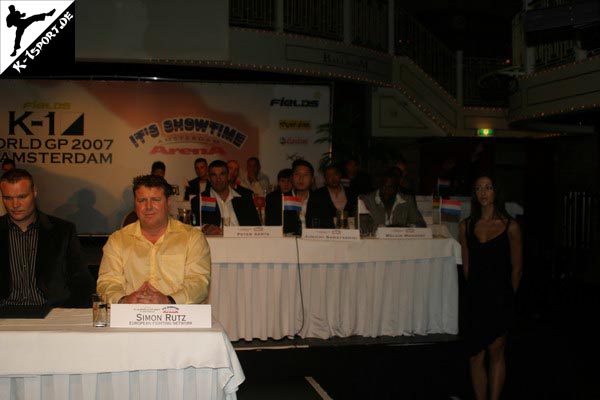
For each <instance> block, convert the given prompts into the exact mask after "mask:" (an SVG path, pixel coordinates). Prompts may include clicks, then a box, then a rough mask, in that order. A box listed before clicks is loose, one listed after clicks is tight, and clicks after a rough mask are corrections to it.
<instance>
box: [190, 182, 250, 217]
mask: <svg viewBox="0 0 600 400" xmlns="http://www.w3.org/2000/svg"><path fill="white" fill-rule="evenodd" d="M235 190H236V191H238V189H235ZM238 193H239V192H238ZM239 194H240V195H241V197H234V198H233V200H231V202H232V204H233V211H235V216H236V218H237V220H238V222H239V224H240V226H258V225H260V218H259V216H258V212H257V211H256V207H254V201H253V200H252V195H250V196H248V195H242V193H239ZM202 196H205V197H210V189H208V190H205V191H204V192H202ZM190 203H191V204H192V212H193V213H194V215H195V216H196V221H198V223H200V221H202V224H212V225H217V226H221V210H220V209H219V203H217V207H216V209H215V211H202V220H200V219H199V218H198V216H199V215H200V198H199V196H196V197H194V198H193V199H192V200H191V201H190Z"/></svg>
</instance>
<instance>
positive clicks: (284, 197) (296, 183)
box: [265, 159, 315, 235]
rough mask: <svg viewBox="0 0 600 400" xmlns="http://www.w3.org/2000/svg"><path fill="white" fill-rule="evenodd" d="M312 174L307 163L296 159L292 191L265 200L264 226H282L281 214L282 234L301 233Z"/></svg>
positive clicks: (311, 168)
mask: <svg viewBox="0 0 600 400" xmlns="http://www.w3.org/2000/svg"><path fill="white" fill-rule="evenodd" d="M314 174H315V169H314V168H313V166H312V164H311V163H309V162H308V161H306V160H302V159H298V160H295V161H294V162H293V163H292V190H290V191H289V192H286V193H283V194H280V195H273V196H270V197H269V198H267V206H266V208H265V211H266V212H265V214H266V216H265V225H272V226H279V225H282V221H281V216H282V214H283V232H284V233H294V234H296V235H299V234H301V233H302V232H301V230H302V225H303V221H305V220H306V217H305V216H306V214H307V209H308V199H309V198H310V196H311V190H310V188H311V186H312V184H313V180H314ZM274 193H275V192H274ZM282 203H283V204H282Z"/></svg>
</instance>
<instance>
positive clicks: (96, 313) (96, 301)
mask: <svg viewBox="0 0 600 400" xmlns="http://www.w3.org/2000/svg"><path fill="white" fill-rule="evenodd" d="M92 310H93V318H92V325H93V326H95V327H97V328H102V327H105V326H108V306H107V304H106V302H105V301H104V299H102V296H101V295H99V294H96V293H95V294H93V295H92Z"/></svg>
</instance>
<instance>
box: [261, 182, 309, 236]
mask: <svg viewBox="0 0 600 400" xmlns="http://www.w3.org/2000/svg"><path fill="white" fill-rule="evenodd" d="M312 193H313V192H311V193H310V195H309V200H310V197H311V196H312ZM285 195H286V196H292V195H293V194H292V192H287V193H285ZM282 200H283V199H282V194H281V190H279V188H278V189H275V190H274V191H273V192H271V193H269V194H268V195H267V198H266V201H267V205H266V207H265V225H270V226H281V207H282V204H281V202H282ZM307 207H308V205H307ZM307 212H308V209H307ZM301 231H302V226H301V224H300V216H299V214H298V212H297V211H292V210H285V211H284V212H283V232H284V233H294V234H296V235H300V234H301V233H302V232H301Z"/></svg>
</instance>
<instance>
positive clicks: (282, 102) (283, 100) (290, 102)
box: [270, 97, 319, 108]
mask: <svg viewBox="0 0 600 400" xmlns="http://www.w3.org/2000/svg"><path fill="white" fill-rule="evenodd" d="M270 105H271V107H275V106H278V107H299V108H317V107H319V100H312V99H289V98H287V97H279V98H276V99H271V103H270Z"/></svg>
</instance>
